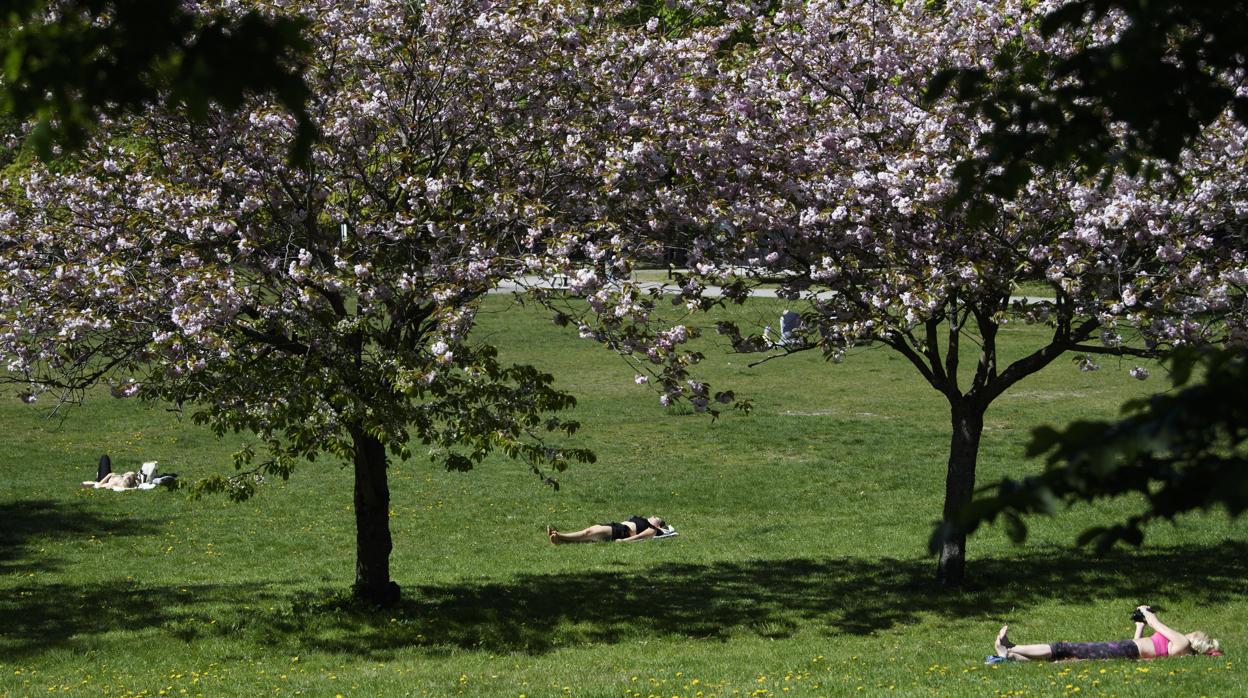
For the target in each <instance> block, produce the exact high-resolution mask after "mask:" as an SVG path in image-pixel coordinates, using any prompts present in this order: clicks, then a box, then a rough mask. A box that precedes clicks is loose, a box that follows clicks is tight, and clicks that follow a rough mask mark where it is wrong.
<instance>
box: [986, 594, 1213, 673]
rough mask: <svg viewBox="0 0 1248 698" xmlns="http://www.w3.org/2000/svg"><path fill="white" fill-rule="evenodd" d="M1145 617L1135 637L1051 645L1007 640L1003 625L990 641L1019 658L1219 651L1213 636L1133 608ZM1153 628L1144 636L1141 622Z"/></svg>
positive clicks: (1145, 608)
mask: <svg viewBox="0 0 1248 698" xmlns="http://www.w3.org/2000/svg"><path fill="white" fill-rule="evenodd" d="M1136 611H1137V612H1138V614H1139V615H1140V616H1143V618H1144V621H1143V622H1139V621H1137V622H1136V624H1135V637H1134V638H1132V639H1130V640H1117V641H1114V642H1055V643H1053V644H1051V645H1016V644H1014V643H1012V642H1010V641H1009V638H1007V637H1006V632H1007V631H1008V630H1009V626H1008V625H1007V626H1003V627H1002V628H1001V632H999V633H997V640H996V642H995V643H993V646H994V648H995V649H996V651H997V654H996V656H999V657H1003V658H1005V659H1016V660H1019V661H1035V660H1041V661H1044V660H1051V661H1055V662H1056V661H1060V660H1063V659H1156V658H1160V657H1178V656H1182V655H1185V654H1214V655H1219V654H1221V643H1219V642H1218V641H1217V640H1212V639H1210V638H1209V636H1208V635H1206V634H1205V633H1204V632H1202V631H1199V630H1197V631H1195V632H1191V633H1187V634H1186V635H1184V634H1183V633H1180V632H1179V631H1177V630H1174V629H1172V628H1170V626H1168V625H1166V624H1165V623H1162V622H1161V621H1160V620H1158V619H1157V614H1155V613H1153V609H1151V608H1149V607H1148V606H1140V607H1139V608H1137V609H1136ZM1145 625H1148V627H1150V628H1152V629H1153V634H1152V635H1151V636H1150V637H1144V626H1145Z"/></svg>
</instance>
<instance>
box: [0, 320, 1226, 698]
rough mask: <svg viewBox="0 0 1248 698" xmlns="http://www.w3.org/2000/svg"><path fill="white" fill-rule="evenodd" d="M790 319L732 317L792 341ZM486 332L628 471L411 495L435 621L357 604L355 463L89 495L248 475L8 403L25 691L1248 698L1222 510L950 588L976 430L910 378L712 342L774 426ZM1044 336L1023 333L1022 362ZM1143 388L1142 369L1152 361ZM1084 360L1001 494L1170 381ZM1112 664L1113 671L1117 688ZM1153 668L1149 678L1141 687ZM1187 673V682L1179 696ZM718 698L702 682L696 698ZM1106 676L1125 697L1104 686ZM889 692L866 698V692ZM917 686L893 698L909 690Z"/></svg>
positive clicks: (150, 412) (1049, 541)
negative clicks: (1107, 649) (1071, 438)
mask: <svg viewBox="0 0 1248 698" xmlns="http://www.w3.org/2000/svg"><path fill="white" fill-rule="evenodd" d="M782 309H783V306H782V305H781V304H779V303H778V302H772V303H768V302H761V301H760V302H757V303H752V304H750V305H749V306H747V307H744V308H734V309H730V310H729V311H727V312H729V313H730V314H734V315H735V316H736V317H738V318H739V319H740V320H742V321H744V322H748V323H758V324H766V323H772V324H774V318H775V317H777V316H778V314H779V311H780V310H782ZM482 320H483V327H482V335H483V336H488V337H491V338H493V339H494V340H495V341H497V342H498V343H500V344H502V345H503V346H504V350H505V357H506V358H509V359H511V360H517V361H527V362H533V363H536V364H537V365H539V366H540V367H542V368H544V369H547V370H550V371H552V372H554V373H555V375H556V376H557V377H558V384H559V385H561V386H562V387H564V388H566V389H568V390H571V391H572V392H574V393H575V394H576V395H577V396H578V399H579V404H578V407H577V409H576V410H575V416H576V417H577V418H579V419H580V420H581V421H582V422H583V423H584V429H583V431H582V432H581V434H579V435H578V437H577V443H578V444H581V445H587V446H590V447H592V448H594V449H595V450H596V451H597V452H598V454H599V461H598V462H597V463H596V464H594V465H586V466H576V467H574V468H573V469H571V470H569V471H567V472H566V473H564V474H563V475H562V476H561V481H562V484H563V487H562V490H561V491H560V492H557V493H556V492H553V491H551V490H549V489H547V488H544V487H542V486H541V485H539V484H538V482H537V481H536V480H535V479H534V478H533V477H532V476H531V475H529V474H528V473H527V472H525V470H524V468H523V467H522V466H519V465H517V464H512V463H508V462H506V461H504V460H500V459H490V460H489V461H487V462H486V463H485V464H483V465H482V466H481V467H480V468H478V469H477V471H475V472H472V473H467V474H462V473H447V472H443V471H440V470H437V469H436V468H434V467H432V466H430V465H429V464H428V463H425V462H423V461H421V460H413V461H411V462H408V463H402V464H395V465H394V466H393V467H392V470H391V477H392V486H393V499H392V518H391V523H392V526H393V529H394V534H395V543H396V547H395V553H394V556H393V561H392V564H393V575H394V577H395V578H396V580H397V581H399V583H400V584H402V585H404V591H405V599H404V602H403V604H402V605H401V606H400V607H398V608H396V609H393V610H389V611H383V612H361V611H359V610H357V609H355V608H353V607H352V606H351V605H350V604H347V603H344V596H343V592H344V590H345V589H346V587H347V586H348V585H349V584H350V581H351V576H352V564H353V559H354V532H353V530H352V529H351V521H352V519H351V515H350V506H351V495H350V482H351V474H350V472H349V470H346V469H344V468H343V467H341V464H339V463H335V462H332V461H330V462H324V463H320V462H318V463H317V464H316V465H315V466H306V467H303V468H301V469H300V471H298V472H296V474H295V476H294V477H293V478H292V480H291V481H290V482H289V483H280V482H276V483H272V484H271V486H269V487H266V488H264V489H263V490H262V492H261V494H260V495H259V496H258V497H257V498H256V499H255V500H253V501H251V502H247V503H243V504H231V503H229V502H225V501H222V500H219V499H204V500H192V499H190V498H189V497H187V496H186V495H185V494H184V493H182V492H165V491H156V492H151V493H113V492H106V491H84V490H78V489H75V488H76V486H77V483H78V481H80V480H83V479H87V478H89V477H91V475H92V474H93V473H94V469H95V461H96V460H97V459H98V457H99V455H100V453H102V452H109V453H110V454H111V455H112V457H113V461H114V464H115V469H118V470H122V469H127V468H128V469H135V468H137V465H138V463H139V462H141V461H143V460H149V459H158V460H160V461H161V462H162V466H163V467H164V468H165V469H167V470H174V471H177V472H180V473H182V475H183V476H184V477H202V476H205V475H209V474H213V473H226V472H229V471H230V466H229V453H230V452H231V451H232V450H233V449H234V448H236V447H237V446H238V440H237V439H225V440H217V439H215V438H213V437H212V436H211V435H210V434H208V433H207V432H205V431H203V430H200V429H198V428H196V427H194V426H192V425H190V424H188V423H187V422H186V421H183V420H180V419H179V418H178V416H177V415H176V414H175V413H171V412H167V411H165V410H164V409H163V408H162V407H160V406H156V407H145V406H142V405H136V404H134V403H130V402H126V401H114V400H111V399H108V398H103V397H100V396H93V399H92V400H91V401H89V402H88V404H87V405H86V406H84V407H83V408H81V409H79V410H76V411H74V412H72V413H70V415H69V417H68V418H67V419H66V420H65V421H64V422H59V423H58V422H47V421H43V420H42V418H41V417H40V415H39V414H38V413H37V412H36V411H34V410H32V409H30V408H28V407H27V406H23V405H20V404H16V403H15V402H14V403H5V404H4V405H0V419H3V420H4V422H3V423H4V424H5V426H6V428H5V429H4V430H0V447H4V448H7V450H8V452H9V453H10V454H11V458H10V460H11V461H13V462H14V463H15V465H13V466H11V467H10V469H9V471H8V475H9V476H8V477H6V478H4V480H3V481H0V517H2V518H0V521H3V526H0V529H2V530H0V695H27V694H29V695H34V694H36V693H38V694H46V693H48V692H49V689H53V691H54V692H57V693H73V694H81V695H101V694H105V693H107V694H110V695H135V694H139V693H142V692H147V693H148V694H159V692H160V691H161V690H165V691H166V693H168V694H175V695H176V694H179V692H180V691H181V690H182V689H185V690H186V691H187V692H188V694H190V695H195V694H197V693H199V694H203V695H248V696H250V695H257V694H260V693H269V694H295V693H298V692H302V693H303V694H306V695H331V696H332V695H335V694H337V693H341V694H343V695H404V694H408V695H429V696H443V695H512V696H516V695H519V694H521V693H524V694H525V695H528V696H545V695H587V696H600V695H601V696H608V695H611V696H625V695H629V696H631V695H642V696H648V695H651V694H653V695H663V696H672V695H680V696H696V695H697V694H698V692H699V691H701V692H702V694H703V695H704V696H710V695H751V694H754V695H767V693H755V692H757V691H767V692H769V694H771V695H778V694H783V693H786V691H785V690H784V689H786V688H787V689H788V691H787V693H798V694H802V695H850V694H854V695H857V694H859V693H861V692H867V693H872V694H874V693H886V694H896V695H934V694H935V695H967V696H978V695H993V694H994V693H1006V692H1007V691H1018V690H1025V691H1027V692H1028V693H1030V694H1043V695H1061V694H1064V693H1065V694H1073V688H1075V687H1078V688H1080V690H1081V694H1082V695H1089V694H1090V695H1115V694H1116V695H1128V694H1129V695H1160V694H1163V693H1165V694H1170V693H1177V694H1180V695H1187V694H1198V693H1204V694H1207V695H1224V696H1230V695H1238V694H1239V693H1240V692H1241V691H1240V689H1239V686H1240V685H1241V684H1242V680H1243V677H1242V672H1241V671H1240V670H1239V669H1238V667H1237V666H1236V664H1235V653H1236V650H1235V648H1236V647H1243V646H1244V643H1245V639H1248V638H1246V637H1245V629H1244V627H1243V623H1242V622H1237V621H1235V620H1234V619H1235V618H1242V617H1243V615H1244V611H1245V610H1248V599H1246V598H1245V597H1246V595H1248V589H1245V586H1244V585H1243V581H1242V580H1243V578H1244V572H1245V569H1244V566H1245V563H1244V560H1245V559H1246V555H1245V553H1248V549H1246V547H1248V544H1246V543H1245V539H1244V537H1243V535H1242V531H1240V530H1239V528H1238V527H1236V526H1234V525H1232V524H1228V523H1227V522H1226V521H1225V519H1224V518H1223V517H1222V516H1220V515H1196V516H1192V517H1187V518H1185V519H1183V520H1182V521H1181V522H1180V523H1179V525H1178V526H1176V527H1169V526H1162V527H1157V528H1155V529H1154V530H1153V531H1151V532H1150V543H1151V545H1150V547H1148V548H1146V549H1144V550H1143V551H1132V550H1125V551H1118V552H1115V553H1113V554H1111V555H1108V556H1094V555H1091V554H1089V553H1087V552H1086V551H1080V550H1071V549H1069V548H1068V547H1067V546H1068V545H1069V544H1070V542H1071V541H1072V540H1073V538H1074V536H1075V534H1076V533H1077V532H1078V531H1079V530H1081V529H1082V528H1083V527H1085V526H1088V525H1092V524H1094V523H1100V522H1105V521H1110V520H1113V519H1114V518H1115V517H1121V516H1122V515H1124V513H1125V512H1126V511H1127V510H1128V507H1129V504H1130V503H1129V502H1125V503H1119V502H1113V503H1108V502H1107V503H1099V504H1097V505H1095V506H1084V507H1079V508H1077V509H1074V510H1072V511H1071V512H1069V513H1067V514H1066V515H1064V516H1062V517H1059V518H1054V519H1048V520H1039V521H1037V522H1036V525H1035V526H1034V533H1033V544H1031V545H1029V546H1028V547H1025V548H1017V547H1015V546H1012V545H1010V544H1009V543H1008V542H1007V541H1005V539H1004V537H1003V536H1002V534H1001V533H1000V531H998V530H995V529H988V530H986V531H984V532H982V533H981V534H977V535H976V536H975V537H974V538H972V540H971V542H970V552H971V562H970V568H969V569H970V574H971V575H972V578H973V582H972V584H971V585H970V587H969V588H968V589H966V590H964V591H962V592H958V593H941V592H939V591H937V590H936V589H934V588H933V587H932V585H931V583H930V578H931V575H932V573H933V571H934V561H933V560H931V559H929V558H927V557H926V556H925V555H924V554H923V549H924V544H925V542H926V538H927V534H928V532H929V530H930V523H931V521H932V520H934V519H935V518H936V517H937V516H938V514H939V510H940V503H941V497H940V493H941V492H942V488H943V475H944V459H945V455H946V448H947V442H948V427H947V423H948V417H947V410H946V408H945V405H944V404H943V402H942V399H941V398H940V397H939V396H938V395H936V394H935V393H934V391H932V390H931V389H930V387H929V386H927V385H926V384H925V383H923V382H922V380H921V379H920V378H919V377H918V375H917V374H916V373H915V372H914V370H913V369H912V368H910V367H909V366H908V365H907V364H905V363H904V361H903V360H902V359H900V357H897V356H896V355H893V354H891V353H888V352H885V351H882V350H879V349H875V348H861V349H856V350H853V351H852V352H851V353H850V355H849V356H848V357H847V359H846V361H845V362H844V363H843V364H841V365H829V364H828V363H827V362H826V361H824V360H823V359H822V357H819V356H817V355H815V354H813V353H805V354H799V355H795V356H791V357H787V358H785V359H783V360H777V361H772V362H768V363H765V364H763V365H761V366H757V367H754V368H748V367H747V365H746V364H747V363H748V362H749V361H752V360H754V359H756V358H757V357H741V356H737V355H730V354H726V353H724V352H723V350H722V349H721V348H718V345H716V344H714V343H713V342H710V341H709V340H708V341H707V342H706V343H705V345H704V348H705V350H706V352H707V354H708V361H707V365H706V366H705V367H704V369H705V370H704V372H703V373H704V375H706V376H708V377H709V379H710V380H712V381H713V382H714V383H715V385H716V386H717V387H731V388H733V389H735V390H737V392H738V393H739V394H742V395H744V396H747V397H750V398H752V399H753V400H754V402H755V405H756V410H755V413H754V414H753V415H752V416H749V417H746V416H743V415H740V414H736V413H731V412H730V413H726V414H724V415H723V416H722V417H721V418H720V419H719V420H717V421H711V420H709V419H707V418H706V417H705V416H703V415H694V414H668V413H666V412H664V411H663V410H661V409H660V408H659V407H658V405H657V402H656V398H657V395H655V394H654V393H653V392H651V391H649V390H648V389H646V388H641V387H637V386H635V385H633V383H632V381H631V377H632V370H631V369H629V368H628V367H627V366H625V365H624V364H623V363H622V361H621V360H619V359H618V358H615V357H612V356H611V355H609V354H608V353H606V352H605V351H603V350H602V349H600V348H598V347H596V346H594V345H592V344H591V343H589V342H585V341H583V340H578V339H577V338H576V337H575V336H574V335H572V334H569V333H567V332H565V331H560V330H558V329H556V328H554V327H553V326H551V325H550V324H549V323H548V322H547V321H546V320H545V319H544V317H543V316H542V314H541V313H539V312H536V311H532V310H529V309H522V308H515V307H512V306H510V305H508V303H507V301H506V300H505V299H492V300H491V301H490V302H489V304H488V306H487V308H486V311H485V312H484V313H483V317H482ZM1040 331H1041V328H1030V327H1024V326H1020V327H1015V326H1010V327H1009V328H1008V330H1007V332H1006V333H1005V334H1004V335H1003V341H1005V342H1006V344H1007V346H1006V347H1005V350H1006V352H1007V353H1009V354H1011V355H1013V356H1018V355H1021V354H1022V353H1023V352H1024V351H1026V350H1027V347H1028V346H1030V345H1031V344H1032V343H1034V342H1035V341H1037V338H1038V337H1039V333H1040ZM1128 366H1129V365H1127V364H1124V365H1123V366H1122V368H1125V367H1128ZM1119 368H1120V367H1119V366H1117V365H1109V364H1108V363H1107V365H1106V368H1105V370H1103V371H1101V372H1098V373H1091V374H1085V373H1079V372H1077V371H1075V370H1073V368H1072V366H1071V364H1070V363H1068V362H1065V361H1063V362H1061V363H1059V364H1058V365H1056V366H1054V367H1052V368H1050V369H1049V370H1047V371H1045V372H1043V373H1041V374H1040V375H1037V376H1034V377H1032V378H1030V379H1028V380H1027V381H1025V382H1024V383H1023V384H1021V385H1020V386H1018V388H1017V389H1016V390H1015V391H1014V392H1013V393H1009V394H1007V395H1005V396H1003V397H1002V398H1001V399H1000V400H998V402H997V404H995V405H994V406H993V408H992V409H991V410H990V412H989V415H988V425H987V431H986V433H985V438H984V444H983V449H982V452H981V466H980V476H981V481H986V480H988V479H991V478H994V477H997V476H999V475H1001V474H1006V473H1009V474H1013V475H1019V474H1022V473H1024V472H1027V471H1030V470H1034V469H1037V468H1038V467H1039V464H1038V463H1035V462H1031V461H1024V460H1022V459H1021V451H1022V444H1023V443H1025V441H1026V438H1027V435H1028V434H1029V432H1030V429H1031V428H1033V427H1035V426H1038V425H1040V424H1046V423H1061V422H1065V421H1067V420H1070V419H1074V418H1086V417H1104V416H1108V415H1111V414H1113V413H1114V411H1115V410H1116V409H1117V406H1118V405H1119V404H1120V403H1121V402H1122V401H1123V400H1124V399H1126V398H1128V397H1132V396H1136V395H1140V394H1144V392H1145V391H1147V390H1148V389H1150V388H1157V387H1161V384H1160V383H1159V382H1153V383H1139V382H1136V381H1134V380H1132V379H1130V378H1127V377H1126V376H1125V371H1123V370H1118V369H1119ZM632 513H637V514H651V513H655V514H660V515H663V516H665V517H667V518H668V519H669V521H671V522H672V523H673V524H675V525H676V527H677V528H678V529H679V530H680V531H681V535H680V536H678V537H677V538H675V539H673V540H670V541H665V542H657V543H645V544H636V545H623V546H612V545H586V546H563V547H560V548H553V547H551V546H549V545H547V544H545V542H544V538H543V535H542V531H543V528H544V526H545V525H546V524H547V523H553V524H556V525H558V526H560V527H564V528H575V527H579V526H582V525H585V524H588V523H591V522H595V521H601V520H607V519H612V518H619V517H622V516H627V515H629V514H632ZM1146 601H1147V602H1151V603H1155V604H1158V605H1160V606H1162V607H1163V608H1164V609H1165V610H1166V612H1165V614H1164V616H1165V618H1166V619H1167V620H1172V619H1173V620H1174V621H1175V622H1176V624H1177V625H1179V626H1180V627H1181V628H1183V629H1185V630H1186V629H1191V628H1194V627H1201V626H1204V627H1207V628H1208V629H1209V630H1211V631H1213V633H1214V634H1215V635H1217V636H1220V637H1222V639H1223V640H1224V641H1226V642H1227V644H1228V647H1229V648H1230V649H1231V654H1230V655H1229V656H1228V657H1226V658H1223V659H1221V660H1214V659H1206V658H1191V659H1181V660H1173V661H1169V662H1158V663H1153V664H1150V665H1147V666H1145V665H1138V666H1137V665H1134V664H1123V663H1106V664H1102V665H1034V666H1008V667H999V668H985V667H983V666H982V665H981V664H980V662H982V659H983V656H984V655H985V654H987V653H988V652H989V650H990V640H991V637H992V635H993V634H994V633H995V631H996V629H997V627H999V624H1000V623H1001V622H1003V621H1005V620H1009V621H1010V622H1011V623H1012V624H1013V626H1014V633H1015V639H1016V640H1018V641H1022V642H1032V641H1053V640H1058V639H1110V638H1113V637H1120V636H1123V635H1124V634H1126V633H1129V632H1130V627H1129V623H1128V622H1127V620H1126V614H1127V613H1128V612H1129V610H1130V609H1131V608H1132V607H1133V606H1135V605H1136V604H1137V603H1142V602H1146ZM1101 669H1104V670H1105V671H1106V673H1104V674H1101V673H1099V672H1100V670H1101ZM1140 669H1148V670H1149V671H1147V672H1141V671H1139V670H1140ZM1172 672H1173V674H1172ZM695 680H696V683H695ZM1093 682H1096V683H1093ZM860 687H861V690H860ZM890 687H891V688H890Z"/></svg>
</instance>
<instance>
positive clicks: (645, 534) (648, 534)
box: [615, 528, 658, 543]
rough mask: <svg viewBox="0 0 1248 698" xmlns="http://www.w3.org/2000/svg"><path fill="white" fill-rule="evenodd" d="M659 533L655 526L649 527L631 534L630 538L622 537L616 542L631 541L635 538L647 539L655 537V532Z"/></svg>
mask: <svg viewBox="0 0 1248 698" xmlns="http://www.w3.org/2000/svg"><path fill="white" fill-rule="evenodd" d="M657 533H658V531H657V530H655V529H653V528H647V529H646V530H644V531H642V532H641V533H638V534H637V535H635V536H629V537H628V538H621V539H619V540H617V541H615V542H616V543H631V542H633V541H635V540H645V539H647V538H653V537H654V536H655V534H657Z"/></svg>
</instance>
